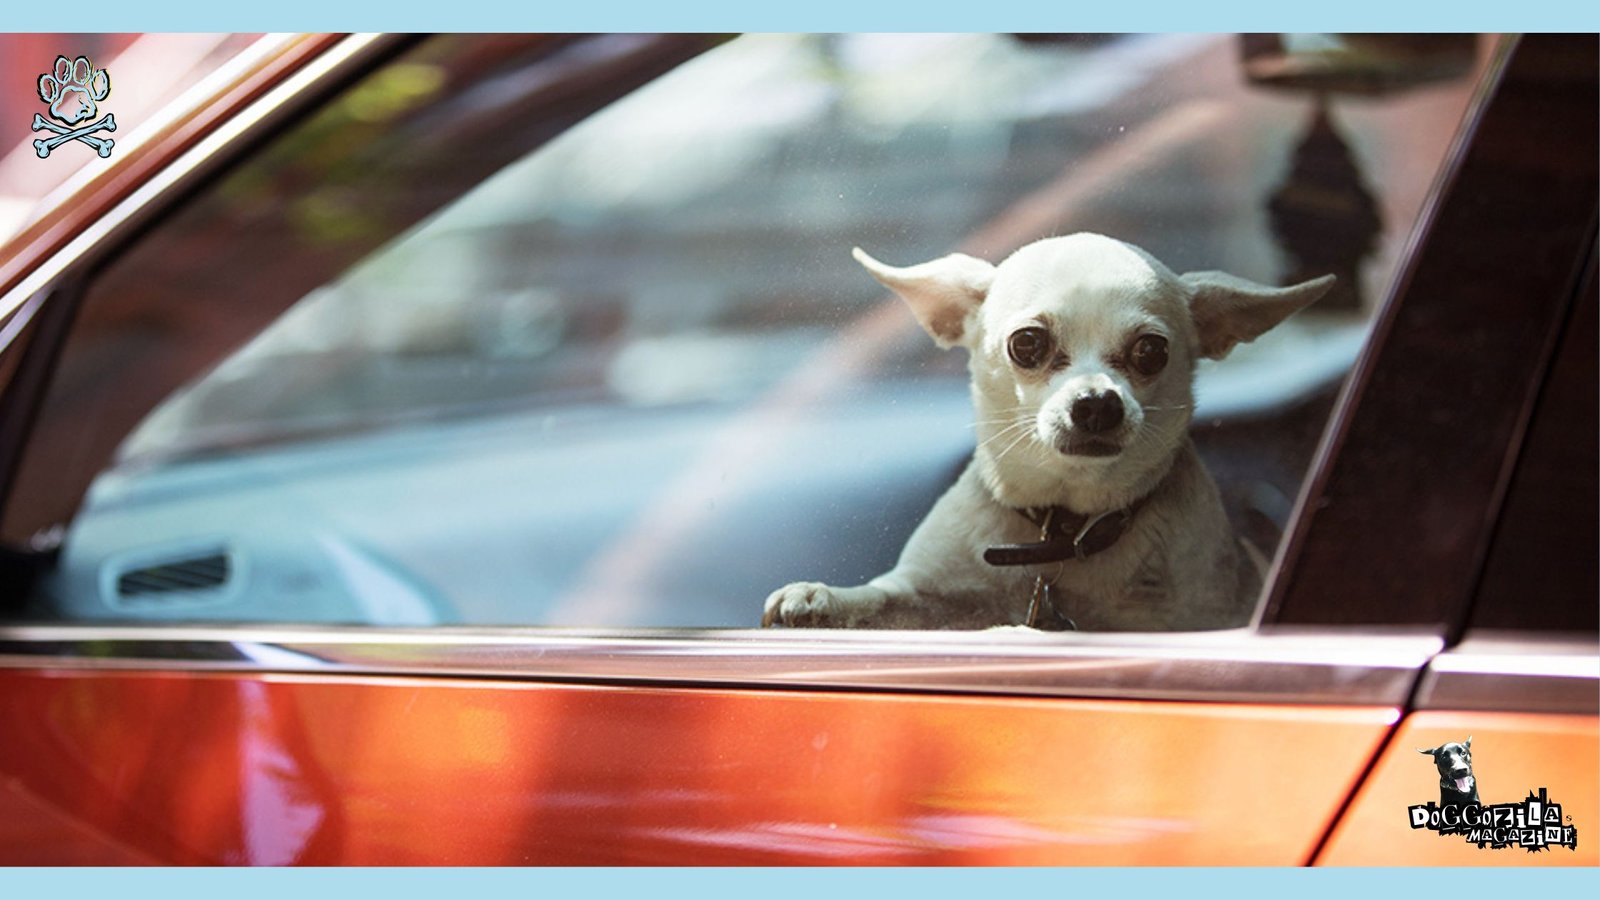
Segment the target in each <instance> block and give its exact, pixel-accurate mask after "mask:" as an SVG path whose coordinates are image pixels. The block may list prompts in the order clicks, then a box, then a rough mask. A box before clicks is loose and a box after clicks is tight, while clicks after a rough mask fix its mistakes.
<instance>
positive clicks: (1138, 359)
mask: <svg viewBox="0 0 1600 900" xmlns="http://www.w3.org/2000/svg"><path fill="white" fill-rule="evenodd" d="M1128 364H1129V365H1130V366H1132V367H1133V370H1134V371H1135V372H1138V373H1139V374H1140V375H1154V374H1156V373H1158V372H1160V371H1161V370H1162V369H1165V368H1166V367H1167V339H1166V338H1164V337H1162V336H1161V335H1159V334H1147V335H1144V336H1143V337H1140V338H1139V339H1138V340H1136V341H1134V342H1133V349H1132V350H1130V351H1129V352H1128Z"/></svg>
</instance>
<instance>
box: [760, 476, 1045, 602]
mask: <svg viewBox="0 0 1600 900" xmlns="http://www.w3.org/2000/svg"><path fill="white" fill-rule="evenodd" d="M1012 520H1015V521H1012ZM1022 521H1023V520H1022V519H1021V518H1020V517H1019V516H1017V515H1016V513H1014V512H1006V511H1002V510H1001V509H1000V507H999V506H997V505H996V504H995V503H994V502H993V501H992V500H990V499H989V497H988V494H987V492H986V491H985V489H984V488H983V485H982V481H981V478H980V476H979V475H978V472H977V470H976V468H974V467H972V466H968V467H967V470H966V471H965V472H963V473H962V475H961V478H960V479H958V480H957V481H956V483H955V484H954V485H952V486H951V488H950V489H949V490H948V491H946V492H945V493H944V496H942V497H940V498H939V502H937V503H935V504H934V506H933V509H932V510H931V511H930V512H929V513H928V516H927V518H925V519H923V520H922V523H921V524H920V525H918V526H917V528H916V531H915V532H913V533H912V535H911V539H910V540H908V541H907V542H906V546H905V549H904V550H903V551H901V554H900V561H899V562H898V563H897V564H896V565H895V567H894V568H893V569H892V570H890V571H889V572H887V573H885V574H883V575H879V576H878V577H877V578H874V579H872V580H871V581H869V582H867V583H866V584H863V585H859V586H856V587H832V586H829V585H826V584H820V583H818V582H815V581H800V582H795V583H794V584H790V585H786V586H784V587H781V588H779V589H778V590H776V591H773V592H772V594H771V595H770V596H768V597H767V602H766V607H765V609H764V610H763V612H762V616H761V624H762V625H763V626H770V625H786V626H789V627H798V628H808V627H809V628H934V629H943V628H987V627H989V626H991V625H1005V624H1015V621H1016V617H1015V616H1014V615H1013V612H1014V611H1013V610H1010V609H1009V608H1008V607H1009V605H1011V604H1010V603H1009V601H1010V599H1011V596H1012V594H1011V593H1010V592H1007V591H1006V590H1005V589H1004V587H1003V586H1002V585H1000V584H999V583H998V581H997V579H999V578H1000V577H1001V576H1000V575H999V574H998V573H996V572H993V571H991V570H990V569H989V567H988V566H987V565H985V564H984V563H983V561H982V559H981V554H982V552H983V547H984V546H985V542H986V541H987V540H988V538H989V536H995V540H1001V541H1003V540H1009V539H1023V538H1025V536H1026V535H1025V534H1023V533H1015V534H1009V535H1008V534H1007V533H1006V532H1005V531H1004V530H1003V529H1004V526H1005V525H1006V524H1008V523H1009V524H1011V525H1013V526H1016V525H1017V523H1020V522H1022ZM1023 527H1024V528H1025V526H1023Z"/></svg>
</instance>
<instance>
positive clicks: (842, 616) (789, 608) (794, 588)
mask: <svg viewBox="0 0 1600 900" xmlns="http://www.w3.org/2000/svg"><path fill="white" fill-rule="evenodd" d="M885 583H887V584H889V585H892V580H891V579H890V577H889V576H887V575H885V576H880V577H878V578H874V579H873V580H872V581H869V582H867V583H866V584H863V585H859V586H857V587H831V586H829V585H826V584H822V583H821V582H818V581H797V582H795V583H794V584H789V585H785V586H783V587H781V588H778V589H777V590H775V591H773V592H772V593H771V594H770V595H769V596H768V597H767V603H766V607H765V609H764V610H763V612H762V614H761V625H762V627H767V626H771V625H784V626H787V627H790V628H870V627H873V626H874V625H876V624H877V619H878V618H879V617H880V615H881V614H882V613H883V612H884V611H885V610H886V609H888V608H890V607H892V606H894V605H895V603H894V600H895V595H894V593H893V592H892V591H891V590H889V589H888V587H886V586H885Z"/></svg>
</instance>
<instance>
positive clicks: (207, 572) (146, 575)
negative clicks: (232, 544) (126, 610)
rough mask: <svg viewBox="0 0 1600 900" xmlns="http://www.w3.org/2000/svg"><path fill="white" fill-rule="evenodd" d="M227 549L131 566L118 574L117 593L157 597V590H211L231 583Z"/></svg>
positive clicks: (179, 592)
mask: <svg viewBox="0 0 1600 900" xmlns="http://www.w3.org/2000/svg"><path fill="white" fill-rule="evenodd" d="M229 571H230V567H229V563H228V555H227V554H226V553H208V554H205V555H204V556H192V557H189V558H187V559H177V560H173V561H172V562H169V563H163V564H161V565H159V566H145V567H143V568H139V569H130V570H129V571H127V572H123V573H122V574H121V575H119V576H117V596H119V597H145V598H149V599H154V598H153V597H152V595H156V594H187V593H193V592H195V591H209V590H214V589H216V588H219V587H222V586H223V585H224V584H227V583H228V575H229Z"/></svg>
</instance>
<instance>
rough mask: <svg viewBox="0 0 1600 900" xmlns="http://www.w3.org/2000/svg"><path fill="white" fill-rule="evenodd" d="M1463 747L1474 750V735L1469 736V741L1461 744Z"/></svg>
mask: <svg viewBox="0 0 1600 900" xmlns="http://www.w3.org/2000/svg"><path fill="white" fill-rule="evenodd" d="M1461 746H1463V747H1466V748H1467V749H1468V750H1471V749H1472V735H1470V734H1469V735H1467V739H1466V740H1465V741H1462V742H1461Z"/></svg>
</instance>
